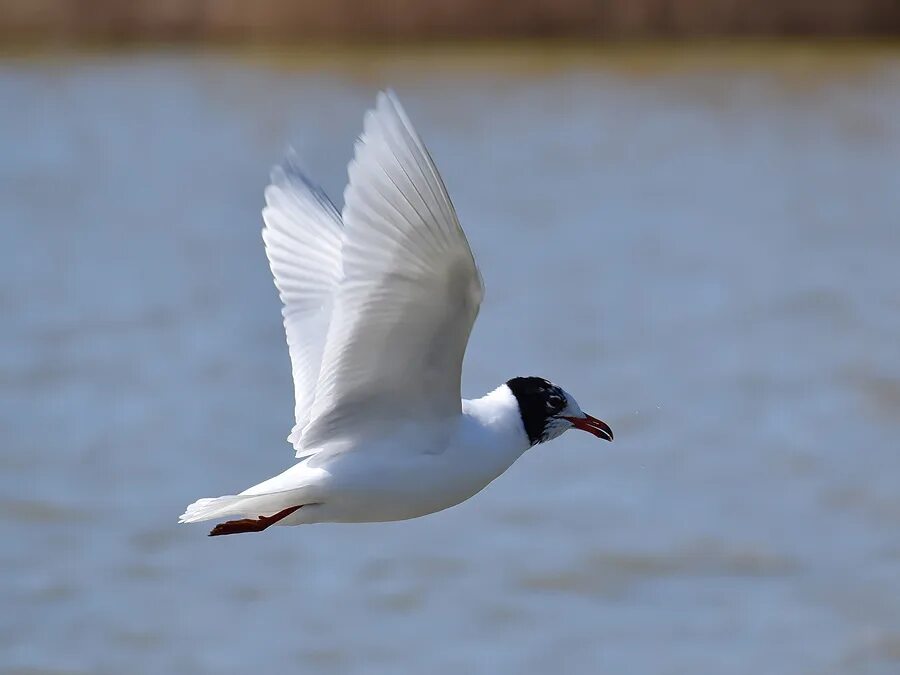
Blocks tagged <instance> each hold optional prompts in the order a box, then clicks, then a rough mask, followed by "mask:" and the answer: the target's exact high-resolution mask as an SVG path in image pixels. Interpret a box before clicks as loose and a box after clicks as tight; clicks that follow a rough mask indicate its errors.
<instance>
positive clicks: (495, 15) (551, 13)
mask: <svg viewBox="0 0 900 675" xmlns="http://www.w3.org/2000/svg"><path fill="white" fill-rule="evenodd" d="M897 36H900V2H897V1H896V0H824V1H818V2H813V1H812V0H784V1H782V2H774V1H771V0H770V1H768V2H760V1H759V0H732V1H731V2H721V0H605V1H603V2H597V1H594V2H591V1H589V0H255V1H254V2H246V1H242V0H130V1H128V2H122V1H120V0H0V45H2V46H3V50H4V51H9V50H10V49H11V48H13V47H14V46H16V45H18V46H32V47H33V46H43V47H59V46H71V45H110V44H131V43H144V44H146V43H162V44H167V45H170V44H187V45H189V44H196V43H199V44H223V45H242V44H279V45H293V46H296V45H307V44H309V43H315V44H319V45H321V44H326V45H327V44H332V43H342V44H355V43H364V44H365V43H381V44H392V43H413V44H415V43H430V42H432V41H438V42H459V41H471V40H474V41H492V40H507V39H514V40H528V41H543V40H550V41H560V40H571V41H588V42H596V41H600V40H602V41H612V42H616V41H626V42H627V41H632V40H639V41H652V40H659V39H663V40H710V39H715V38H725V37H729V38H731V37H733V38H814V37H829V38H889V37H897Z"/></svg>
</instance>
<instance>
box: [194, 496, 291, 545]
mask: <svg viewBox="0 0 900 675" xmlns="http://www.w3.org/2000/svg"><path fill="white" fill-rule="evenodd" d="M301 506H303V504H300V506H290V507H288V508H286V509H285V510H284V511H279V512H278V513H276V514H275V515H274V516H260V517H259V518H243V519H241V520H229V521H226V522H224V523H219V524H218V525H216V526H215V527H214V528H213V529H212V530H211V531H210V533H209V536H210V537H218V536H219V535H222V534H240V533H241V532H262V531H263V530H264V529H266V528H267V527H269V525H274V524H275V523H277V522H278V521H279V520H281V519H282V518H287V517H288V516H289V515H291V514H292V513H293V512H294V511H296V510H297V509H299V508H300V507H301Z"/></svg>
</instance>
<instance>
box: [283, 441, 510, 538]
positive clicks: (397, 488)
mask: <svg viewBox="0 0 900 675" xmlns="http://www.w3.org/2000/svg"><path fill="white" fill-rule="evenodd" d="M357 459H358V458H357ZM374 459H375V458H372V460H371V461H369V462H366V463H365V464H366V466H362V465H361V464H360V463H358V461H353V460H350V459H349V457H348V460H347V461H340V460H338V461H335V462H334V464H333V465H331V466H328V467H327V471H328V473H329V479H328V480H327V483H326V484H325V485H323V486H322V488H323V494H322V500H321V503H319V504H316V505H314V507H312V508H310V507H304V508H302V509H300V510H299V511H297V513H296V514H294V515H292V516H291V517H290V518H289V519H286V520H285V523H284V524H285V525H299V524H301V523H323V522H345V523H364V522H383V521H390V520H407V519H409V518H418V517H419V516H424V515H427V514H429V513H435V512H437V511H442V510H444V509H447V508H450V507H451V506H455V505H456V504H459V503H460V502H463V501H465V500H466V499H469V498H470V497H472V496H473V495H475V494H477V493H478V492H480V491H481V490H482V489H484V487H485V486H486V485H487V484H488V483H490V482H491V481H492V480H494V478H496V477H497V476H498V475H500V473H502V472H503V471H504V470H505V469H506V468H507V466H508V465H506V466H495V465H489V466H480V467H477V468H473V467H472V466H471V465H469V466H466V465H464V463H462V462H454V461H453V460H452V458H450V457H446V456H441V455H421V456H419V457H415V458H414V459H413V460H412V461H411V458H410V457H409V456H408V455H406V456H403V457H396V458H394V457H391V456H387V457H384V458H382V460H381V461H374ZM304 511H305V513H304Z"/></svg>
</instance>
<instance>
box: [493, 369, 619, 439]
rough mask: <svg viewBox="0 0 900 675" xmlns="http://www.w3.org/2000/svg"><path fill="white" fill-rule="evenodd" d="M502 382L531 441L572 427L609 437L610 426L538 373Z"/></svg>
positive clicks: (610, 436)
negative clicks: (513, 399)
mask: <svg viewBox="0 0 900 675" xmlns="http://www.w3.org/2000/svg"><path fill="white" fill-rule="evenodd" d="M506 386H507V387H509V390H510V391H511V392H512V393H513V396H515V397H516V401H517V402H518V404H519V414H520V415H521V416H522V424H523V425H524V426H525V433H526V434H527V435H528V440H529V442H530V443H531V444H532V445H537V444H538V443H543V442H545V441H549V440H551V439H553V438H556V437H557V436H559V435H560V434H561V433H563V432H564V431H566V430H568V429H571V428H572V427H575V428H577V429H581V430H583V431H587V432H589V433H592V434H594V435H595V436H597V437H598V438H603V439H605V440H608V441H611V440H612V439H613V434H612V429H610V428H609V426H608V425H607V424H606V423H605V422H601V421H600V420H598V419H597V418H595V417H591V416H590V415H586V414H585V413H583V412H582V411H581V408H579V407H578V403H577V402H576V401H575V399H574V398H572V397H571V396H570V395H569V394H568V393H566V391H565V390H564V389H563V388H562V387H557V386H556V385H555V384H553V383H552V382H550V381H549V380H545V379H544V378H542V377H514V378H513V379H511V380H509V381H507V383H506Z"/></svg>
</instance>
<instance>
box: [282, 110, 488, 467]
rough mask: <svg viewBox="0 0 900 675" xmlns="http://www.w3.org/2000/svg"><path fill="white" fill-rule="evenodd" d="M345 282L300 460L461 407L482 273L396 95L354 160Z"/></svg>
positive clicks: (375, 116)
mask: <svg viewBox="0 0 900 675" xmlns="http://www.w3.org/2000/svg"><path fill="white" fill-rule="evenodd" d="M349 174H350V184H349V185H348V186H347V190H346V191H345V193H344V198H345V206H344V212H343V219H344V244H343V251H342V255H343V279H342V281H341V284H340V287H339V289H338V293H337V296H336V301H335V307H334V310H333V314H332V319H331V324H330V326H329V329H328V339H327V341H326V347H325V353H324V356H323V360H322V368H321V372H320V374H319V381H318V384H317V385H316V395H315V401H314V403H313V408H312V411H311V416H310V423H309V426H308V427H307V428H306V429H304V431H303V435H302V438H301V440H300V445H301V450H300V451H299V452H298V456H302V455H305V454H309V452H310V451H312V450H313V449H314V448H316V447H317V446H320V445H321V444H323V443H325V442H327V441H333V440H335V439H339V438H341V437H342V436H346V435H348V434H352V433H356V432H358V431H359V430H361V429H366V428H372V427H374V426H379V427H383V425H385V424H387V425H391V424H394V425H398V424H401V423H402V422H403V421H408V420H414V419H418V420H425V421H427V420H428V419H435V418H446V417H448V416H451V415H453V414H458V413H459V411H460V406H461V403H460V374H461V370H462V361H463V355H464V354H465V350H466V343H467V342H468V339H469V333H470V332H471V330H472V324H473V323H474V322H475V317H476V316H477V314H478V308H479V306H480V304H481V299H482V297H483V287H482V284H481V277H480V275H479V273H478V269H477V267H476V265H475V260H474V258H473V257H472V251H471V250H470V249H469V244H468V242H467V241H466V236H465V234H464V233H463V231H462V228H461V227H460V225H459V221H458V220H457V218H456V213H455V211H454V210H453V205H452V204H451V203H450V198H449V197H448V196H447V190H446V188H445V187H444V184H443V182H442V181H441V178H440V176H439V175H438V171H437V169H436V168H435V166H434V163H433V162H432V160H431V157H430V156H429V154H428V151H427V150H426V149H425V146H424V145H423V143H422V141H421V140H420V139H419V136H418V134H416V132H415V130H414V129H413V127H412V124H410V121H409V119H408V118H407V117H406V114H405V113H404V112H403V109H402V108H401V107H400V103H399V102H398V101H397V99H396V98H395V97H394V96H393V95H392V94H390V93H387V94H384V93H382V94H379V96H378V102H377V105H376V108H375V110H372V111H369V112H368V113H367V114H366V118H365V126H364V131H363V134H362V136H361V137H360V139H359V141H358V142H357V144H356V155H355V158H354V159H353V161H352V162H351V163H350V167H349Z"/></svg>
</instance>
